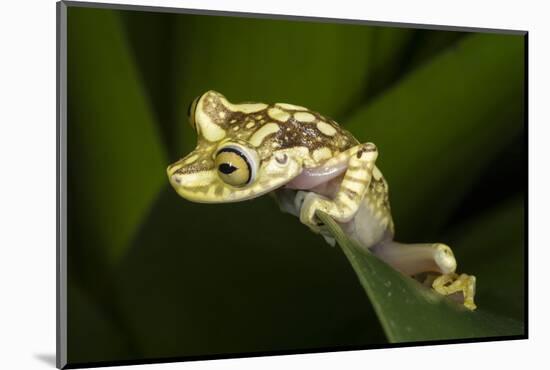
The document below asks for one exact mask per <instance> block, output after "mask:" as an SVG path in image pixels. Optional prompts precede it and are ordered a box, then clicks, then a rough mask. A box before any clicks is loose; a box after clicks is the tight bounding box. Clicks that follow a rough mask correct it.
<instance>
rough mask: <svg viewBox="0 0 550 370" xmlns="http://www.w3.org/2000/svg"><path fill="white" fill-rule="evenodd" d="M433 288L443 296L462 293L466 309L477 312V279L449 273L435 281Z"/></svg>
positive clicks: (471, 276)
mask: <svg viewBox="0 0 550 370" xmlns="http://www.w3.org/2000/svg"><path fill="white" fill-rule="evenodd" d="M432 288H433V289H434V290H435V291H436V292H438V293H439V294H442V295H452V294H455V293H462V301H463V304H464V306H465V307H466V308H468V309H469V310H472V311H473V310H475V309H476V308H477V306H476V304H475V303H474V297H475V294H476V277H475V276H473V275H467V274H460V275H458V274H456V273H454V272H453V273H449V274H443V275H441V276H439V277H438V278H437V279H435V280H434V282H433V283H432Z"/></svg>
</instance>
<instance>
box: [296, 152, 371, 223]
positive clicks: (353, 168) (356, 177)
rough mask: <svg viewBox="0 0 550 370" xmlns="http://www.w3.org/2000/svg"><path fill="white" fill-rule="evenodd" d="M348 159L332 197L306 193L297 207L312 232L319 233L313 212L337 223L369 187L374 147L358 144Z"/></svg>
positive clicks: (351, 213)
mask: <svg viewBox="0 0 550 370" xmlns="http://www.w3.org/2000/svg"><path fill="white" fill-rule="evenodd" d="M350 152H351V153H353V154H352V155H351V156H350V158H349V162H348V166H347V169H346V172H345V174H344V178H343V180H342V183H341V184H340V187H339V189H338V191H337V192H336V194H335V196H334V198H333V199H329V198H326V197H323V196H321V195H319V194H316V193H314V192H311V193H308V194H307V195H306V197H305V199H304V201H303V205H302V207H301V210H300V221H301V222H302V223H303V224H305V225H307V226H308V227H309V228H310V229H311V230H313V231H314V232H316V233H319V232H320V226H321V225H322V224H321V223H320V221H319V220H318V219H317V218H316V216H315V212H316V211H318V210H319V211H322V212H324V213H326V214H328V215H329V216H331V217H332V218H333V219H334V220H336V221H337V222H339V223H345V222H348V221H349V220H350V219H351V218H352V217H353V216H354V215H355V213H356V212H357V210H358V208H359V206H360V204H361V202H362V200H363V197H364V196H365V193H366V192H367V190H368V188H369V184H370V181H371V178H372V171H373V168H374V164H375V161H376V158H377V157H378V150H377V148H376V145H374V144H372V143H366V144H361V145H359V146H358V147H357V150H356V151H355V150H352V151H350Z"/></svg>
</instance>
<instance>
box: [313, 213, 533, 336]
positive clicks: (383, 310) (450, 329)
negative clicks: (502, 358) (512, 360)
mask: <svg viewBox="0 0 550 370" xmlns="http://www.w3.org/2000/svg"><path fill="white" fill-rule="evenodd" d="M318 216H319V218H320V219H321V220H322V221H323V222H324V223H325V224H326V225H327V226H328V228H329V230H330V231H331V233H332V234H333V235H334V236H335V238H336V240H337V241H338V243H339V244H340V246H341V247H342V250H343V251H344V253H345V255H346V257H347V258H348V260H349V262H350V263H351V265H352V267H353V269H354V270H355V273H356V274H357V277H358V278H359V281H360V283H361V285H362V286H363V288H364V289H365V292H366V293H367V295H368V297H369V299H370V300H371V302H372V304H373V306H374V309H375V311H376V314H377V315H378V318H379V319H380V322H381V323H382V327H383V328H384V331H385V333H386V335H387V337H388V339H389V340H390V341H391V342H394V343H395V342H412V341H429V340H444V339H464V338H481V337H496V336H503V335H521V334H523V324H522V323H520V322H517V321H515V320H512V319H508V318H504V317H499V316H496V315H493V314H491V313H488V312H486V311H484V310H483V309H478V310H476V311H474V312H471V311H469V310H468V309H466V308H464V307H463V306H462V305H459V304H457V303H455V302H452V301H451V300H449V299H448V298H446V297H443V296H441V295H439V294H436V293H435V292H433V291H432V290H431V289H428V288H426V287H424V286H422V285H421V284H420V283H418V282H416V281H415V280H413V279H411V278H409V277H406V276H405V275H403V274H401V273H399V272H397V271H396V270H394V269H392V268H391V267H390V266H389V265H387V264H385V263H384V262H382V261H381V260H379V259H378V258H376V257H375V256H374V255H372V254H371V253H368V252H362V251H361V250H360V249H359V247H358V246H357V245H356V244H355V243H354V242H353V241H352V240H350V239H348V238H347V237H346V236H345V235H344V233H343V232H342V230H341V229H340V227H339V226H338V225H337V224H336V222H334V220H332V219H331V218H330V217H329V216H327V215H326V214H319V215H318Z"/></svg>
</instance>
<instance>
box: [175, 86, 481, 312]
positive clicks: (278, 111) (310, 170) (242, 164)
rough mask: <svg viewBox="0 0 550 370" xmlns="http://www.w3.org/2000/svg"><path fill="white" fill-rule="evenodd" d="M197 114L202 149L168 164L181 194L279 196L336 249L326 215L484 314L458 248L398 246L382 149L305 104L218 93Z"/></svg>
mask: <svg viewBox="0 0 550 370" xmlns="http://www.w3.org/2000/svg"><path fill="white" fill-rule="evenodd" d="M187 115H188V120H189V124H190V125H191V127H192V128H193V130H194V131H195V132H196V134H197V145H196V147H195V149H194V150H193V151H191V152H190V153H189V154H187V155H185V156H184V157H183V158H181V159H179V160H177V161H175V162H174V163H172V164H170V165H169V166H168V168H167V175H168V179H169V182H170V184H171V185H172V187H173V188H174V190H175V191H176V192H177V194H179V196H181V197H183V198H184V199H187V200H189V201H192V202H198V203H231V202H241V201H246V200H250V199H253V198H256V197H260V196H262V195H265V194H270V195H271V196H272V197H273V198H274V199H275V200H276V201H277V203H278V204H279V207H280V209H281V211H283V212H285V213H289V214H291V215H293V216H296V217H298V218H299V220H300V222H301V223H302V224H304V225H305V226H307V227H308V228H309V229H310V230H311V231H312V232H314V233H316V234H320V235H321V236H322V237H323V238H324V239H325V240H326V242H327V243H329V244H330V245H332V246H334V245H335V239H334V237H333V236H332V235H331V234H330V232H329V231H328V229H327V227H326V225H324V224H323V223H322V222H321V221H320V219H319V218H318V216H317V214H318V212H324V213H325V214H327V215H328V216H330V217H331V218H332V219H333V220H334V221H335V222H336V223H337V224H338V225H339V226H340V227H341V229H342V230H343V232H344V233H345V234H346V236H347V237H348V238H350V239H352V240H353V241H354V242H356V244H357V245H358V246H359V247H360V248H361V249H362V250H363V251H366V252H370V253H372V254H374V255H375V256H377V257H378V258H380V259H381V260H383V261H384V262H386V263H387V264H389V265H390V266H391V267H393V268H394V269H395V270H397V271H399V272H400V273H402V274H404V275H407V276H409V277H413V278H417V279H419V277H423V278H422V279H424V280H423V282H424V283H425V284H426V285H427V286H428V287H431V289H433V290H434V291H435V292H437V293H439V294H441V295H443V296H451V298H454V299H455V300H459V301H460V302H461V303H462V304H463V305H464V307H466V308H468V309H469V310H474V309H476V304H475V303H474V296H475V286H476V278H475V276H473V275H468V274H464V273H463V274H458V273H457V272H456V268H457V261H456V258H455V256H454V254H453V251H452V249H451V248H450V247H449V246H448V245H446V244H443V243H417V244H405V243H400V242H397V241H395V240H394V235H395V226H394V222H393V219H392V214H391V207H390V202H389V187H388V183H387V181H386V179H385V177H384V176H383V174H382V172H381V170H380V169H379V168H378V167H377V166H376V160H377V158H378V155H379V153H378V148H377V146H376V145H375V144H374V143H372V142H365V143H361V142H359V141H358V140H357V139H356V138H355V137H354V136H353V135H352V134H351V133H350V132H349V131H347V130H346V129H344V128H343V127H341V126H340V125H339V124H338V123H337V122H336V121H334V120H333V119H330V118H328V117H325V116H323V115H321V114H320V113H318V112H316V111H313V110H310V109H307V108H305V107H302V106H299V105H294V104H290V103H270V104H268V103H258V102H243V103H232V102H230V101H229V100H228V99H227V98H226V97H225V96H224V95H222V94H221V93H219V92H217V91H214V90H209V91H206V92H204V93H203V94H201V95H199V96H198V97H196V98H195V99H194V100H193V101H192V103H191V104H190V105H189V108H188V114H187ZM421 282H422V281H421Z"/></svg>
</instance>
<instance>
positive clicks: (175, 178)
mask: <svg viewBox="0 0 550 370" xmlns="http://www.w3.org/2000/svg"><path fill="white" fill-rule="evenodd" d="M170 179H171V180H172V183H174V184H178V185H180V184H181V179H180V177H179V176H178V175H177V174H175V175H172V177H171V178H170Z"/></svg>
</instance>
